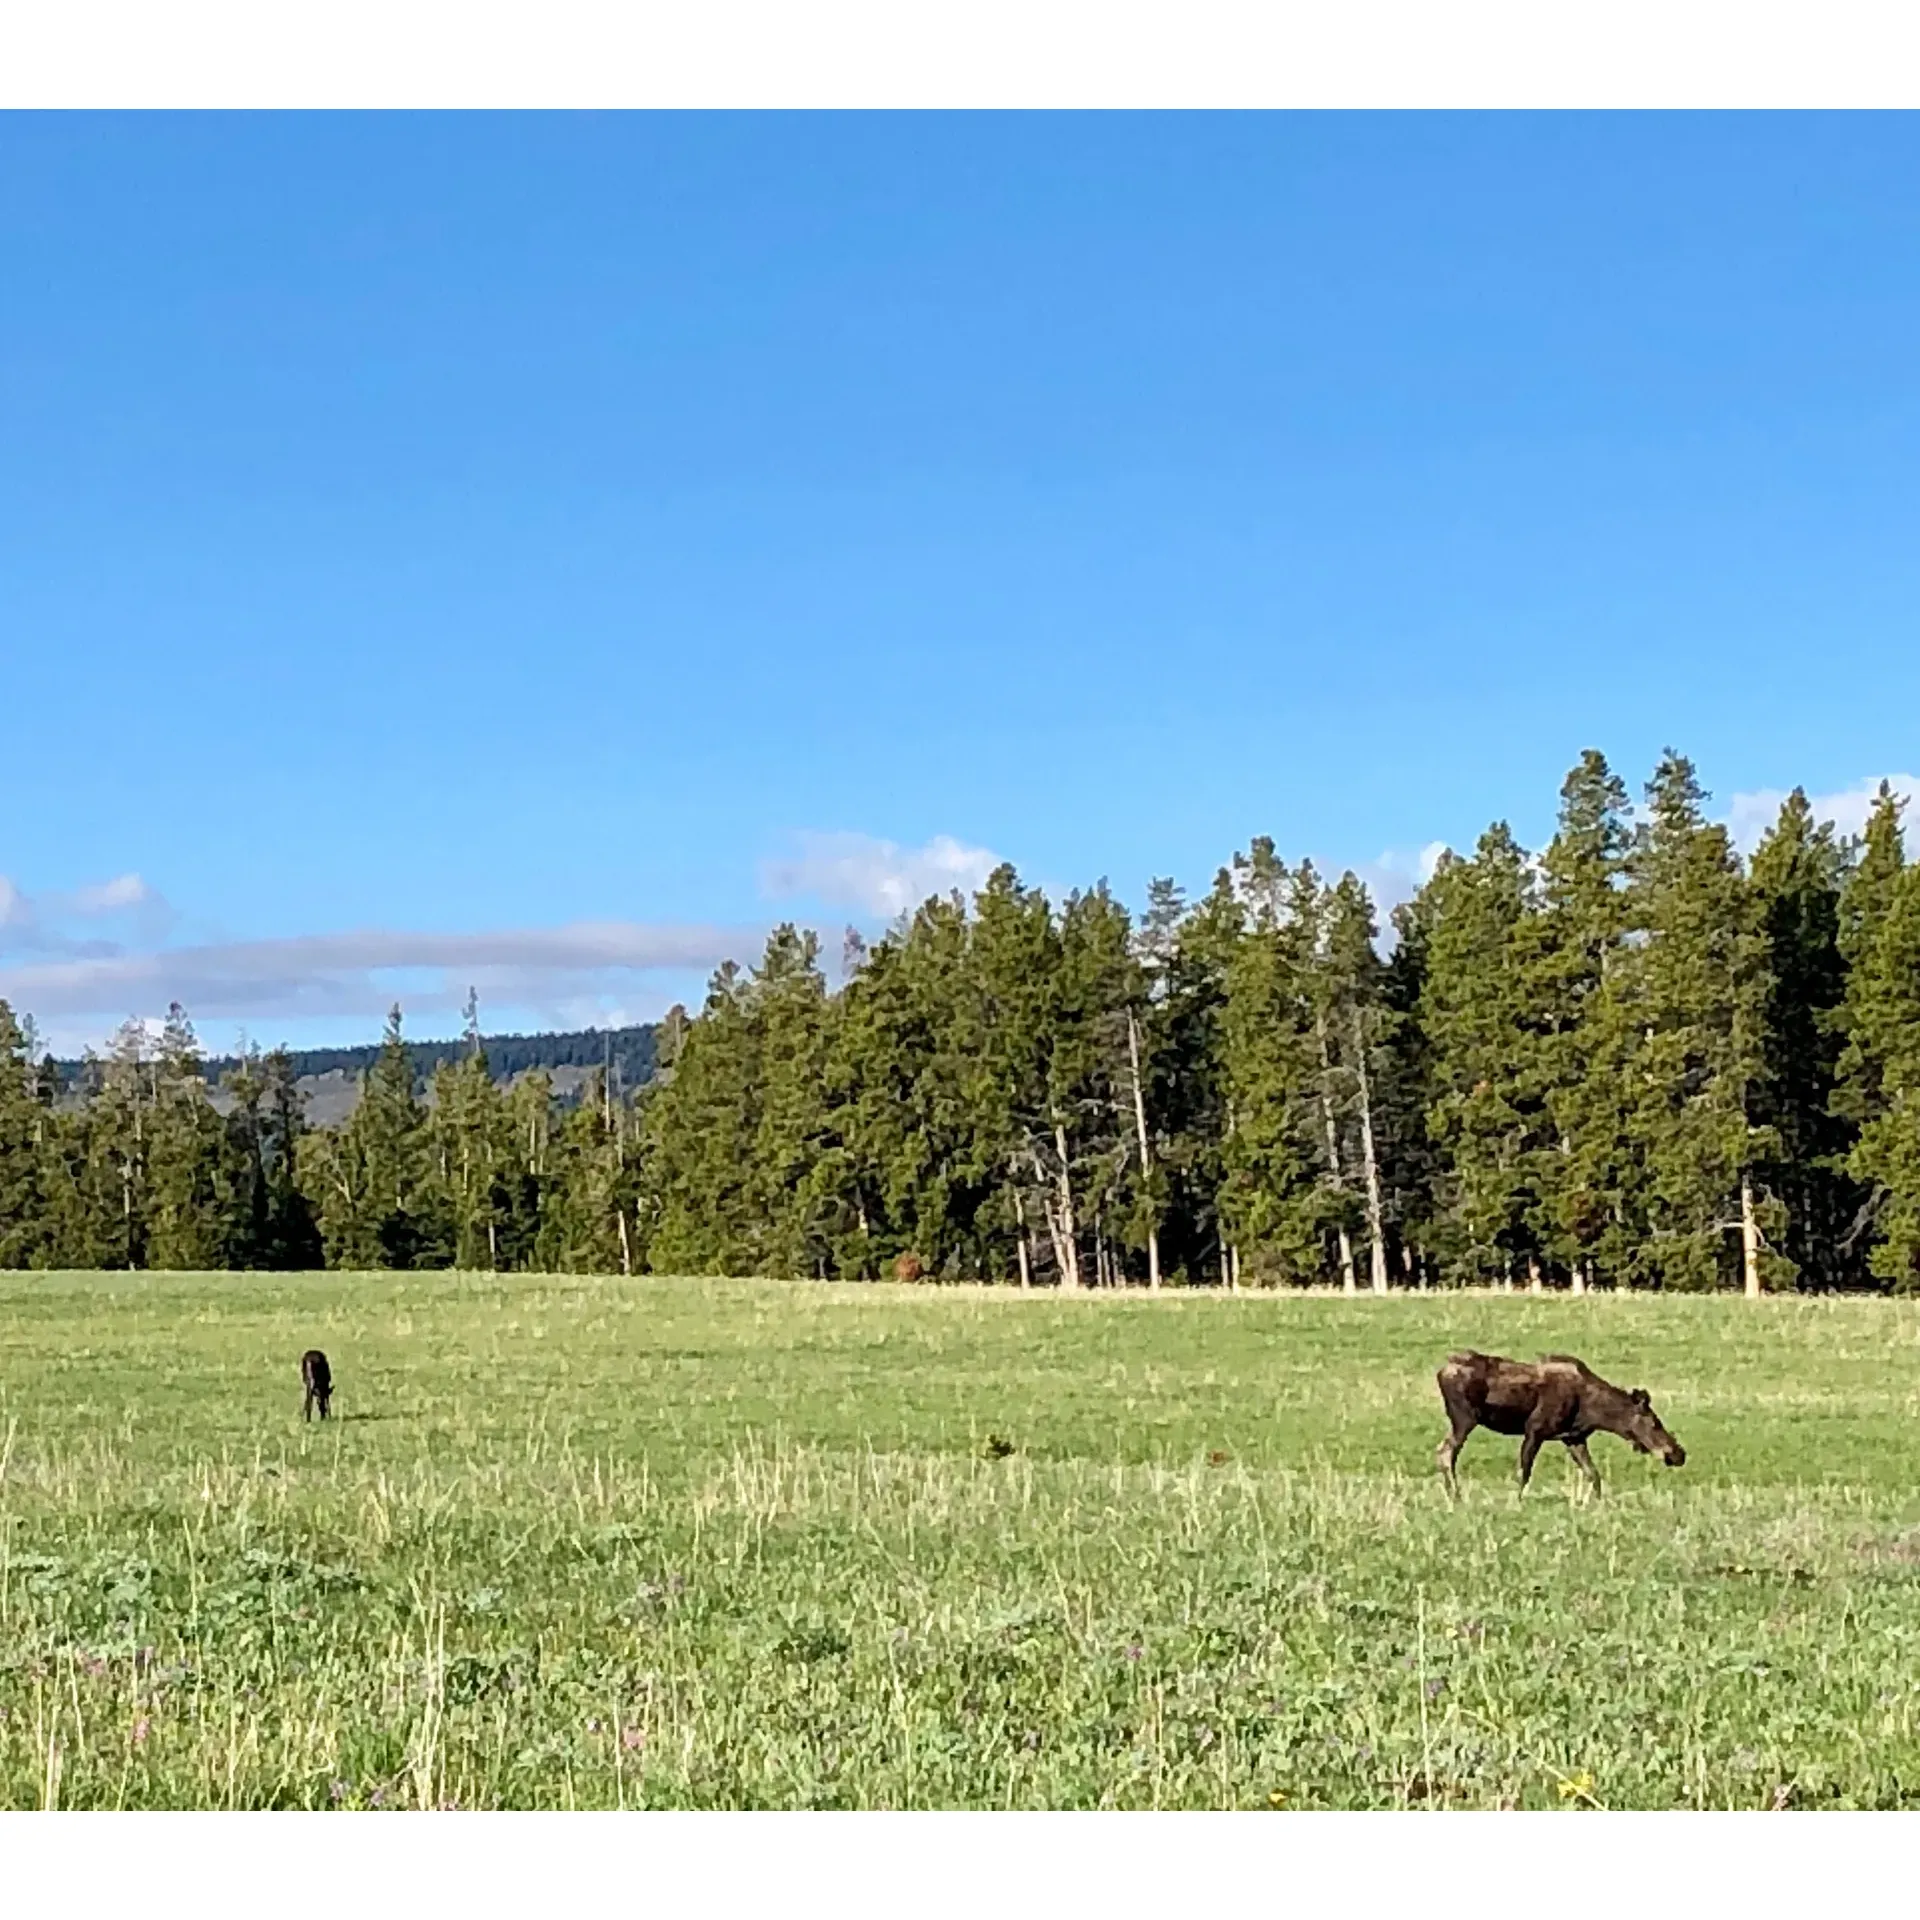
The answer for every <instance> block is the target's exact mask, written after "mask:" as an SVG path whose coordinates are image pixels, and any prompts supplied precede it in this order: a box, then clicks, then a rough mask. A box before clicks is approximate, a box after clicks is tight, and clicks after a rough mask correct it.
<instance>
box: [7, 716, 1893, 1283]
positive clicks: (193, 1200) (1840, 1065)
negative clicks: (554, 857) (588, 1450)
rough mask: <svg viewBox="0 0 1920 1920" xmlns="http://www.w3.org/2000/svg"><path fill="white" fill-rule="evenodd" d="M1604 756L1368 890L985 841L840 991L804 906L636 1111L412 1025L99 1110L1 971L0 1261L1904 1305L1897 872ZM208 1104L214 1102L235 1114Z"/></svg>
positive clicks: (116, 1072)
mask: <svg viewBox="0 0 1920 1920" xmlns="http://www.w3.org/2000/svg"><path fill="white" fill-rule="evenodd" d="M1705 798H1706V796H1705V795H1704V794H1703V792H1702V790H1701V789H1700V787H1699V785H1698V783H1697V781H1696V779H1695V777H1694V772H1693V769H1692V767H1691V765H1690V764H1689V763H1688V762H1687V761H1686V760H1684V759H1682V758H1680V757H1679V756H1677V755H1673V754H1669V755H1668V756H1667V757H1666V758H1665V759H1663V761H1662V762H1661V764H1660V766H1659V767H1658V768H1657V769H1656V771H1655V773H1654V776H1653V779H1652V780H1651V781H1650V782H1649V784H1648V786H1647V789H1646V799H1645V805H1644V806H1643V807H1642V808H1640V809H1639V810H1638V811H1637V813H1636V812H1635V811H1634V810H1633V809H1631V808H1630V807H1629V805H1628V798H1627V793H1626V789H1625V787H1624V785H1623V784H1622V782H1621V781H1620V780H1619V779H1618V778H1617V776H1615V775H1614V774H1613V773H1612V771H1611V770H1610V769H1609V768H1608V766H1607V763H1606V761H1605V760H1604V759H1603V758H1602V756H1600V755H1599V754H1597V753H1591V752H1590V753H1588V754H1586V755H1585V756H1583V758H1582V760H1581V762H1580V764H1579V765H1578V766H1577V767H1576V768H1574V770H1573V771H1572V772H1571V773H1570V774H1569V775H1568V777H1567V779H1566V782H1565V783H1564V785H1563V787H1562V790H1561V807H1560V816H1559V825H1558V831H1557V832H1556V834H1555V835H1554V838H1553V840H1552V842H1551V843H1550V845H1549V846H1548V847H1547V848H1546V849H1545V850H1544V851H1543V852H1542V853H1540V854H1538V855H1537V856H1536V855H1533V854H1530V853H1528V852H1527V851H1526V850H1525V849H1523V848H1522V847H1521V846H1520V845H1519V844H1518V843H1517V842H1516V841H1515V839H1514V838H1513V836H1512V834H1511V833H1510V832H1509V831H1508V829H1507V828H1506V826H1505V825H1504V824H1496V825H1494V826H1492V827H1490V828H1489V829H1488V830H1487V832H1486V833H1485V834H1483V835H1482V836H1481V839H1480V841H1479V843H1478V845H1477V846H1476V848H1475V849H1474V851H1473V853H1472V855H1471V856H1470V857H1467V858H1456V857H1453V856H1451V855H1449V856H1447V857H1445V858H1443V859H1442V861H1441V863H1440V865H1439V867H1438V868H1437V870H1436V871H1435V872H1434V874H1433V875H1432V877H1431V879H1430V880H1428V882H1427V883H1426V884H1425V885H1424V886H1423V887H1422V889H1421V891H1420V892H1419V894H1418V895H1417V896H1416V897H1415V898H1414V899H1413V900H1412V901H1410V902H1408V903H1407V904H1406V905H1404V906H1402V907H1400V908H1398V909H1396V911H1395V913H1394V916H1393V931H1394V936H1395V937H1394V939H1393V941H1392V943H1391V952H1390V953H1389V954H1386V955H1384V956H1383V954H1382V952H1381V950H1380V948H1381V944H1382V943H1381V941H1380V939H1379V934H1380V929H1379V928H1378V926H1377V924H1376V920H1375V914H1374V909H1373V905H1372V902H1371V901H1370V899H1369V898H1368V895H1367V893H1366V890H1365V889H1364V887H1363V886H1362V885H1361V884H1360V882H1359V881H1358V880H1357V879H1355V878H1354V876H1353V875H1352V874H1347V875H1345V876H1343V877H1342V878H1341V879H1340V880H1339V881H1338V882H1334V883H1329V882H1328V881H1327V880H1325V879H1323V878H1322V877H1321V876H1320V875H1319V874H1318V873H1316V872H1315V871H1314V869H1313V868H1312V866H1311V865H1309V864H1307V863H1304V862H1303V863H1302V864H1301V865H1299V866H1297V867H1289V866H1288V865H1286V864H1285V862H1283V861H1282V860H1281V859H1280V858H1279V857H1278V856H1277V855H1276V853H1275V850H1274V846H1273V843H1272V842H1271V841H1270V840H1265V839H1261V840H1256V841H1254V842H1253V844H1252V846H1251V847H1250V848H1249V849H1248V850H1247V851H1246V852H1244V853H1241V854H1237V855H1235V857H1234V858H1233V860H1232V862H1231V864H1230V865H1229V866H1227V867H1224V868H1222V869H1221V871H1220V873H1219V874H1218V876H1217V877H1216V879H1215V881H1214V884H1213V886H1212V888H1211V889H1210V890H1209V891H1208V893H1207V894H1206V895H1205V896H1204V897H1203V898H1202V899H1200V900H1198V901H1197V902H1189V901H1188V900H1187V899H1186V898H1185V897H1184V896H1183V895H1182V893H1181V891H1180V889H1179V888H1178V887H1176V886H1175V885H1174V884H1173V882H1171V881H1156V882H1154V884H1153V886H1152V887H1151V889H1150V890H1149V896H1148V900H1147V904H1146V907H1145V910H1144V912H1142V913H1141V914H1140V915H1139V916H1138V917H1137V918H1136V917H1134V916H1133V915H1131V914H1129V912H1128V911H1127V910H1126V909H1125V908H1124V907H1123V906H1122V905H1121V904H1120V903H1119V902H1118V901H1116V900H1115V899H1114V898H1113V897H1112V895H1111V894H1110V893H1109V892H1108V890H1107V888H1106V886H1105V885H1104V883H1103V884H1102V885H1100V886H1097V887H1094V888H1093V889H1091V890H1089V891H1087V892H1083V893H1075V894H1072V895H1070V896H1069V897H1068V898H1067V899H1066V900H1065V901H1064V902H1063V903H1058V904H1056V903H1053V902H1050V901H1049V900H1048V899H1046V898H1045V896H1043V895H1042V894H1040V893H1039V892H1038V891H1036V890H1034V889H1032V888H1029V887H1026V886H1024V885H1022V884H1021V882H1020V881H1019V879H1018V877H1017V876H1016V874H1015V873H1014V872H1013V870H1012V869H1011V868H1009V867H1003V868H1001V869H1000V870H999V871H998V872H996V873H995V874H994V875H993V876H992V877H991V878H990V879H989V881H988V882H987V884H986V885H985V887H984V888H983V889H982V890H981V891H980V892H979V893H978V894H977V895H976V896H975V897H974V899H973V900H972V901H971V902H967V901H964V900H962V899H961V898H960V897H959V896H957V895H955V896H953V897H950V898H948V899H944V900H942V899H931V900H928V901H927V902H926V903H925V904H924V905H923V906H922V907H921V908H920V909H919V910H918V912H916V913H915V914H913V915H912V916H911V917H910V918H908V919H906V920H904V921H903V922H902V923H901V924H900V925H898V926H897V927H896V928H894V929H893V930H892V931H891V932H889V934H888V935H887V936H886V937H885V938H884V939H883V940H881V941H879V942H878V943H877V944H875V945H874V946H872V947H871V948H867V947H865V946H864V945H863V944H861V943H860V942H859V941H858V939H857V938H856V937H855V936H852V935H849V951H848V958H849V962H850V969H849V976H848V979H847V983H846V984H845V985H844V986H843V987H842V988H840V989H839V990H838V991H834V992H829V990H828V988H827V984H826V981H825V978H824V975H823V973H822V971H821V968H820V966H819V963H818V943H817V941H816V939H815V937H814V936H813V935H812V934H810V933H805V932H802V931H799V930H797V929H795V928H793V927H791V926H788V927H782V928H780V929H778V930H777V931H776V932H775V933H774V935H773V936H772V938H771V939H770V940H769V942H768V945H767V949H766V952H765V954H764V956H763V957H762V959H761V962H760V964H759V966H758V967H757V968H754V969H752V970H744V969H741V968H739V967H737V966H735V965H734V964H733V963H731V962H729V963H728V964H727V965H726V966H723V967H722V968H721V969H720V970H719V972H718V973H716V974H715V976H714V978H713V981H712V983H711V986H710V989H709V992H708V996H707V1000H706V1004H705V1006H704V1008H703V1009H702V1010H701V1012H700V1013H699V1014H698V1016H696V1017H692V1018H689V1017H688V1016H687V1014H686V1013H685V1012H684V1010H682V1009H679V1008H675V1009H674V1010H673V1012H672V1013H671V1014H669V1015H668V1017H667V1018H666V1020H665V1021H663V1022H662V1023H661V1025H660V1026H659V1028H658V1029H656V1030H655V1032H654V1035H653V1039H654V1043H655V1051H656V1055H657V1064H656V1071H655V1073H654V1076H653V1078H652V1079H651V1080H649V1081H648V1082H647V1083H646V1084H645V1085H644V1086H642V1087H640V1088H638V1089H637V1090H636V1091H634V1092H632V1093H631V1094H627V1093H626V1092H624V1091H622V1090H617V1089H616V1088H615V1087H614V1086H612V1085H609V1084H607V1082H606V1080H605V1078H604V1076H602V1077H601V1078H600V1079H599V1080H597V1081H596V1082H595V1084H593V1085H592V1086H591V1088H590V1089H589V1091H588V1095H587V1097H585V1098H583V1099H581V1100H580V1101H579V1102H578V1103H577V1104H576V1105H573V1106H571V1107H566V1106H563V1105H562V1104H561V1103H559V1102H557V1101H556V1100H555V1098H554V1095H553V1089H552V1086H551V1084H550V1082H549V1081H548V1079H547V1078H546V1076H545V1075H544V1074H543V1073H542V1072H539V1071H534V1072H531V1073H528V1074H525V1075H524V1076H523V1077H521V1078H520V1079H519V1080H517V1081H516V1082H515V1083H514V1084H513V1085H512V1086H511V1087H507V1088H503V1087H502V1086H500V1085H499V1084H497V1083H496V1080H495V1078H494V1076H493V1072H492V1071H491V1070H490V1067H489V1063H488V1060H487V1056H486V1049H485V1047H484V1045H483V1043H482V1042H481V1040H480V1037H479V1034H478V1030H477V1025H476V1026H474V1028H473V1030H472V1032H471V1034H470V1038H469V1043H468V1044H467V1045H466V1047H465V1048H463V1049H462V1050H461V1051H460V1052H459V1053H458V1055H457V1056H454V1057H446V1058H442V1059H441V1060H440V1061H439V1063H438V1064H437V1065H436V1066H435V1068H434V1071H433V1076H432V1082H431V1095H432V1097H431V1099H430V1100H423V1099H422V1098H421V1089H420V1086H419V1083H418V1080H417V1076H416V1073H415V1070H414V1064H413V1062H412V1061H411V1060H410V1058H409V1055H408V1048H407V1046H406V1043H405V1042H404V1041H403V1039H402V1037H401V1031H400V1018H399V1012H398V1009H397V1008H396V1009H395V1012H394V1014H393V1016H392V1017H391V1019H390V1021H389V1023H388V1031H387V1036H386V1040H385V1042H384V1044H383V1046H382V1048H381V1050H380V1052H379V1054H378V1055H377V1057H376V1058H375V1060H374V1062H373V1064H372V1065H371V1066H370V1067H369V1068H367V1069H366V1071H365V1073H364V1077H363V1081H362V1086H361V1094H360V1099H359V1101H358V1103H357V1105H356V1106H355V1108H354V1110H353V1112H352V1114H351V1115H350V1116H349V1117H348V1118H347V1120H346V1121H345V1122H343V1123H342V1124H340V1125H339V1126H337V1127H318V1126H311V1125H309V1124H308V1123H307V1120H306V1117H305V1115H304V1114H303V1112H302V1110H301V1109H302V1103H301V1099H300V1096H299V1093H298V1089H297V1087H296V1084H295V1083H296V1078H297V1073H296V1069H295V1063H294V1060H293V1057H292V1056H291V1055H289V1054H287V1053H286V1052H284V1051H282V1052H279V1053H274V1054H267V1055H255V1056H253V1057H250V1058H248V1059H247V1060H244V1061H242V1062H239V1063H238V1064H236V1065H232V1066H230V1067H227V1068H226V1069H225V1070H224V1072H223V1073H221V1074H220V1076H219V1084H220V1086H221V1087H222V1088H223V1089H224V1090H225V1097H224V1098H223V1099H222V1100H221V1101H220V1103H219V1108H216V1105H215V1103H214V1101H213V1099H212V1098H211V1097H210V1094H209V1086H208V1077H207V1072H206V1068H205V1065H204V1063H203V1061H202V1058H201V1056H200V1053H199V1050H198V1047H197V1045H196V1043H195V1040H194V1037H193V1030H192V1027H191V1025H190V1023H189V1021H188V1019H187V1016H186V1014H185V1013H184V1012H183V1011H182V1010H181V1009H179V1008H177V1007H176V1008H175V1009H174V1010H173V1012H172V1016H171V1017H170V1019H169V1021H168V1024H167V1027H166V1031H165V1033H164V1034H163V1035H162V1036H161V1037H160V1038H159V1039H158V1040H157V1041H153V1040H150V1039H149V1038H148V1036H147V1034H146V1033H145V1031H144V1029H143V1028H141V1027H140V1026H138V1025H137V1024H133V1023H130V1024H129V1025H128V1026H127V1027H126V1028H124V1029H123V1030H122V1032H121V1034H120V1035H119V1037H118V1038H117V1040H116V1041H115V1043H114V1045H113V1046H112V1047H111V1048H110V1049H109V1051H108V1052H107V1053H106V1055H104V1056H103V1057H98V1058H95V1057H89V1058H88V1059H87V1060H86V1061H85V1062H84V1063H83V1064H82V1071H81V1075H80V1086H81V1092H82V1095H83V1098H82V1099H81V1100H80V1101H79V1102H78V1103H74V1102H72V1101H62V1100H61V1099H60V1095H61V1092H62V1076H61V1073H60V1071H59V1069H58V1067H57V1066H56V1065H55V1063H53V1062H50V1061H43V1060H40V1059H39V1058H37V1053H36V1049H35V1048H34V1046H33V1045H32V1043H31V1039H30V1035H29V1032H28V1031H25V1030H23V1028H22V1025H21V1023H20V1022H19V1020H17V1019H16V1017H15V1015H14V1013H13V1012H12V1011H11V1010H10V1009H8V1008H7V1007H6V1005H5V1003H4V1002H0V1267H63V1268H75V1267H99V1268H103V1267H153V1268H181V1269H205V1268H218V1267H252V1268H268V1267H271V1268H301V1267H308V1266H315V1265H319V1264H322V1263H323V1262H324V1263H325V1264H327V1265H330V1266H336V1267H346V1268H363V1267H396V1268H415V1267H435V1266H449V1265H452V1266H460V1267H467V1268H492V1269H502V1270H504V1269H513V1268H522V1269H538V1270H550V1271H581V1272H641V1271H648V1270H651V1271H656V1272H732V1273H743V1274H744V1273H758V1274H771V1275H787V1276H794V1277H809V1276H810V1277H816V1278H822V1279H873V1278H880V1277H892V1278H906V1279H914V1278H926V1279H938V1278H970V1279H988V1280H1005V1281H1008V1282H1013V1283H1018V1284H1032V1285H1057V1286H1061V1287H1066V1288H1078V1287H1086V1286H1109V1287H1110V1286H1123V1285H1148V1286H1155V1285H1162V1284H1176V1285H1189V1286H1191V1285H1229V1286H1243V1287H1255V1286H1271V1285H1313V1284H1329V1283H1331V1284H1336V1285H1341V1286H1344V1287H1346V1288H1347V1289H1349V1290H1356V1291H1358V1290H1367V1289H1371V1290H1374V1291H1385V1290H1387V1289H1389V1288H1397V1287H1406V1286H1433V1285H1458V1284H1468V1283H1475V1284H1485V1283H1489V1282H1491V1283H1494V1284H1505V1285H1518V1286H1527V1287H1565V1288H1572V1289H1574V1290H1582V1289H1585V1288H1589V1287H1650V1288H1662V1289H1668V1290H1679V1291H1706V1290H1711V1289H1715V1288H1721V1287H1733V1288H1744V1289H1745V1290H1747V1291H1748V1292H1762V1291H1770V1290H1778V1289H1791V1288H1801V1289H1808V1290H1826V1289H1835V1288H1844V1287H1878V1288H1883V1289H1888V1288H1890V1289H1892V1290H1894V1291H1897V1292H1911V1291H1920V868H1916V867H1912V866H1909V865H1908V864H1907V862H1906V859H1905V855H1904V850H1903V845H1902V839H1901V827H1900V817H1899V814H1900V802H1899V801H1898V800H1897V799H1896V798H1895V797H1894V796H1893V795H1892V794H1891V793H1890V792H1888V791H1887V790H1886V789H1885V788H1883V789H1882V792H1881V796H1880V798H1879V801H1878V803H1877V804H1876V807H1875V810H1874V812H1873V815H1872V818H1871V820H1870V822H1869V825H1868V828H1867V831H1866V833H1865V835H1864V837H1863V838H1862V839H1860V840H1859V841H1857V842H1856V841H1851V840H1843V839H1841V838H1839V837H1837V836H1836V834H1835V833H1834V831H1833V829H1832V828H1831V827H1830V826H1827V825H1824V824H1821V823H1819V822H1817V821H1816V820H1815V819H1814V817H1813V814H1812V811H1811V809H1810V807H1809V806H1808V804H1807V801H1806V798H1805V796H1804V794H1803V793H1800V792H1797V791H1796V792H1795V793H1794V795H1793V796H1792V797H1791V798H1790V799H1789V800H1788V801H1787V802H1786V804H1785V806H1784V807H1783V808H1782V810H1781V813H1780V817H1779V819H1778V821H1777V822H1776V823H1775V825H1774V827H1773V828H1772V830H1771V831H1770V832H1769V834H1768V835H1767V837H1766V839H1765V841H1764V842H1763V843H1762V845H1761V846H1760V847H1759V848H1758V849H1757V851H1756V852H1755V854H1754V856H1753V858H1752V859H1751V860H1750V861H1743V860H1742V859H1741V858H1740V856H1739V854H1738V852H1737V851H1736V849H1735V848H1734V847H1733V845H1732V843H1731V841H1730V840H1729V838H1728V835H1727V832H1726V829H1725V828H1724V827H1722V826H1719V825H1717V824H1714V823H1712V822H1710V821H1708V820H1707V819H1706V817H1705V813H1704V801H1705ZM221 1109H224V1111H223V1110H221Z"/></svg>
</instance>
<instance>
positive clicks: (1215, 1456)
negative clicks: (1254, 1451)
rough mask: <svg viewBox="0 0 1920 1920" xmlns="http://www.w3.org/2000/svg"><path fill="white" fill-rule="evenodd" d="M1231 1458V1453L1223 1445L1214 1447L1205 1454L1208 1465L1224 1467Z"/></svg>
mask: <svg viewBox="0 0 1920 1920" xmlns="http://www.w3.org/2000/svg"><path fill="white" fill-rule="evenodd" d="M1232 1458H1233V1456H1232V1454H1230V1453H1229V1452H1228V1451H1227V1450H1226V1448H1225V1447H1215V1448H1214V1450H1213V1451H1212V1452H1211V1453H1210V1454H1208V1455H1207V1465H1208V1466H1210V1467H1224V1466H1225V1465H1226V1464H1227V1462H1228V1461H1229V1460H1231V1459H1232Z"/></svg>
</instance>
